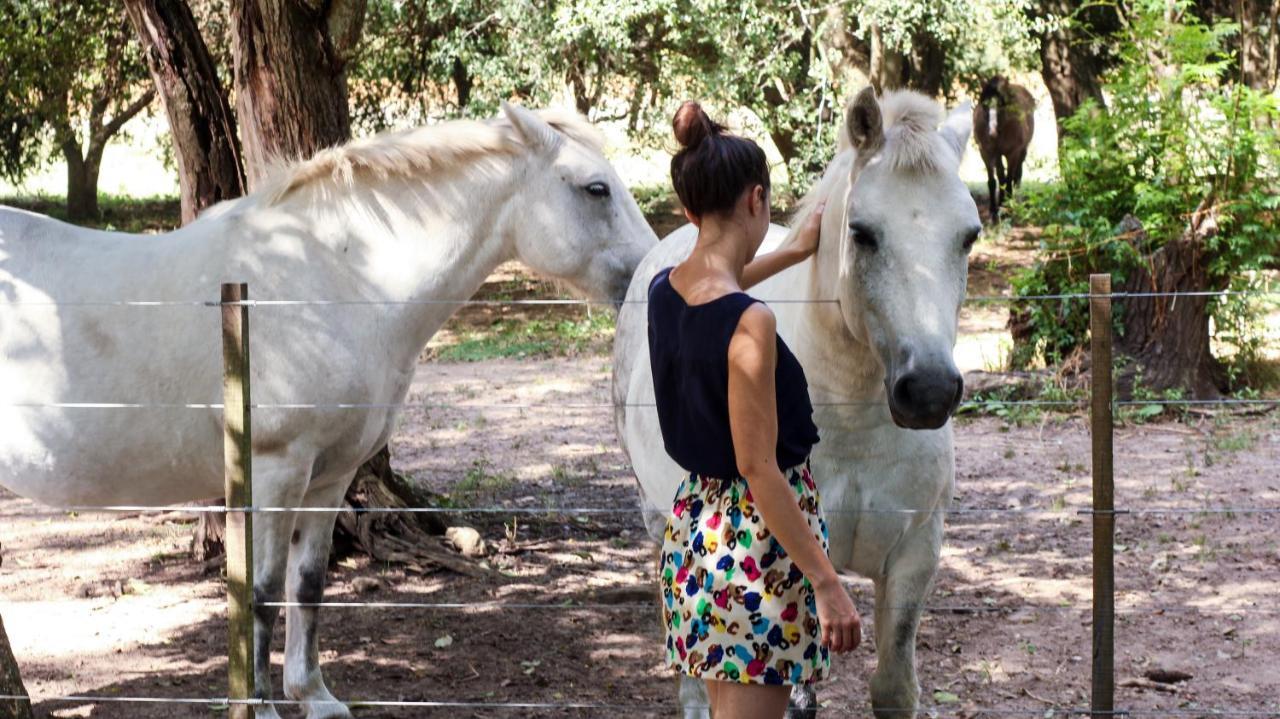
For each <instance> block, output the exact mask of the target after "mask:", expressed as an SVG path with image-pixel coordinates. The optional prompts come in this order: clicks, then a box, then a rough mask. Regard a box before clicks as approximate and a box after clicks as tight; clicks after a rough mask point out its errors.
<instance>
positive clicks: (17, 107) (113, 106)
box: [0, 0, 150, 182]
mask: <svg viewBox="0 0 1280 719" xmlns="http://www.w3.org/2000/svg"><path fill="white" fill-rule="evenodd" d="M132 38H133V30H132V28H131V27H129V23H128V20H127V19H126V17H125V14H124V9H123V6H122V5H121V4H120V3H119V2H118V1H117V0H0V175H3V176H4V177H6V178H8V179H10V180H12V181H15V182H16V181H21V180H22V178H23V177H25V176H26V174H27V173H28V172H29V171H31V170H32V169H35V168H36V167H38V166H39V165H40V164H41V163H42V162H44V161H45V160H46V159H48V158H49V157H50V156H51V155H52V154H53V153H54V152H59V151H65V149H67V148H69V147H71V146H73V145H74V146H76V150H77V152H78V146H79V145H88V144H90V142H91V141H92V140H93V139H95V138H93V137H90V135H91V134H92V133H94V132H102V131H103V130H104V127H105V126H107V125H109V122H110V118H111V117H112V116H114V115H115V114H116V113H118V112H120V111H121V110H123V108H124V107H126V106H127V105H129V103H130V101H131V100H132V97H131V95H133V94H134V93H131V92H130V91H131V90H134V89H136V88H137V87H138V86H139V85H140V84H141V83H150V78H149V77H148V75H147V70H146V67H145V66H144V64H143V62H142V57H141V54H140V52H139V49H138V46H137V44H136V43H133V42H132ZM97 139H99V140H101V141H105V139H106V138H97ZM69 143H70V144H69Z"/></svg>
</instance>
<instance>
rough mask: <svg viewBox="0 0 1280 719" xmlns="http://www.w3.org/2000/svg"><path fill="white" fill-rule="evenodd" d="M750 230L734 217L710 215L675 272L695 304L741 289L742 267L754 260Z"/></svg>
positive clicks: (687, 296) (700, 226)
mask: <svg viewBox="0 0 1280 719" xmlns="http://www.w3.org/2000/svg"><path fill="white" fill-rule="evenodd" d="M750 244H751V238H750V237H749V235H748V232H747V228H746V227H744V226H743V225H742V224H741V223H739V222H736V221H734V220H733V219H732V218H722V217H714V216H707V217H704V218H702V220H701V222H700V223H699V225H698V243H697V244H696V245H695V246H694V248H693V252H691V253H690V254H689V256H688V258H686V259H685V260H684V262H681V263H680V264H679V265H678V266H677V269H676V270H674V272H676V273H677V281H678V283H679V284H681V285H683V286H684V287H685V290H684V291H683V292H681V294H682V295H683V296H684V297H686V299H688V300H690V301H692V302H699V301H705V300H707V299H710V298H714V297H716V296H719V295H722V294H725V293H726V292H732V291H737V290H740V289H741V287H742V268H744V267H746V266H747V262H748V261H750V259H751V257H750V255H751V246H750Z"/></svg>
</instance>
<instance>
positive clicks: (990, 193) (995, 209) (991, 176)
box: [982, 155, 1000, 225]
mask: <svg viewBox="0 0 1280 719" xmlns="http://www.w3.org/2000/svg"><path fill="white" fill-rule="evenodd" d="M982 160H983V164H985V165H986V166H987V210H988V213H989V215H990V217H991V224H993V225H994V224H996V223H997V222H999V221H1000V185H998V184H996V165H997V164H998V163H999V162H1000V156H999V155H996V156H995V157H994V158H993V159H991V160H988V159H987V158H985V157H984V158H982Z"/></svg>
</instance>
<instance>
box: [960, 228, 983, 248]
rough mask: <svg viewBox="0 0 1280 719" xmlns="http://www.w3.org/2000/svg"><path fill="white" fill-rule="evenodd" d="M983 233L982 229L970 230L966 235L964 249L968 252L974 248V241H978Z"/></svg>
mask: <svg viewBox="0 0 1280 719" xmlns="http://www.w3.org/2000/svg"><path fill="white" fill-rule="evenodd" d="M981 235H982V230H980V229H977V230H969V234H967V235H965V236H964V251H965V252H968V251H969V250H972V249H973V243H975V242H977V241H978V237H980V236H981Z"/></svg>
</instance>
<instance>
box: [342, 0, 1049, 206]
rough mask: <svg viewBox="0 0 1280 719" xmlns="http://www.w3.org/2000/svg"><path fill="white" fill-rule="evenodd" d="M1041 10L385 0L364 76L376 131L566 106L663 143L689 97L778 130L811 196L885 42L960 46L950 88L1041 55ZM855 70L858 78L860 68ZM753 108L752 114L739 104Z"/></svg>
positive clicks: (369, 34) (852, 2)
mask: <svg viewBox="0 0 1280 719" xmlns="http://www.w3.org/2000/svg"><path fill="white" fill-rule="evenodd" d="M1030 5H1031V0H1016V1H1015V2H1006V1H1005V0H946V2H942V3H934V2H926V1H925V0H910V1H909V2H902V1H900V0H894V1H891V0H843V1H840V2H836V3H830V2H826V0H797V1H796V2H779V1H778V0H749V1H748V2H738V1H737V0H488V1H482V0H370V3H369V11H368V19H367V23H366V31H365V35H364V36H365V42H364V46H363V47H362V51H361V53H360V55H359V60H358V62H357V63H356V64H355V65H354V67H353V70H352V83H351V86H352V96H353V107H354V115H355V118H356V120H357V122H358V123H360V124H361V125H363V126H365V127H366V128H369V129H381V128H384V127H386V126H388V125H391V124H395V123H397V122H401V121H403V120H404V119H408V120H409V121H411V122H424V121H427V120H430V119H438V118H450V117H460V116H469V117H485V116H489V115H491V114H493V112H494V111H495V110H496V109H497V105H498V103H499V101H501V100H506V99H517V100H519V101H521V102H524V103H526V104H533V105H544V104H552V103H559V104H563V103H564V102H565V101H566V100H567V101H568V102H570V103H572V104H573V105H575V106H576V107H577V108H578V109H579V110H580V111H582V112H584V113H587V114H589V115H590V116H591V117H592V119H595V120H600V119H625V120H626V121H627V126H628V129H629V130H630V131H631V133H632V136H633V138H635V139H637V140H639V141H641V142H645V143H648V144H651V145H656V146H662V145H663V144H664V143H669V141H670V132H671V130H670V117H671V113H672V112H673V110H674V108H675V106H676V104H677V103H678V102H679V101H681V100H684V99H686V98H697V99H699V100H701V101H703V102H704V103H705V104H706V105H707V106H708V109H709V110H710V111H711V112H712V113H713V114H715V115H717V116H719V117H729V116H731V115H734V118H733V119H734V120H735V124H736V125H738V126H740V129H742V130H743V131H745V132H747V133H749V134H750V133H756V132H760V131H764V132H765V133H767V134H768V135H769V136H770V137H771V139H772V140H773V142H774V144H775V145H776V146H777V147H778V149H779V151H780V152H781V154H782V156H783V160H784V161H785V162H786V164H787V170H788V172H789V175H788V176H789V177H790V178H791V180H792V189H793V190H794V191H795V192H803V191H804V189H805V188H806V187H807V185H808V183H809V181H810V180H811V179H812V178H813V177H814V176H815V175H816V174H817V172H818V171H819V170H820V169H821V168H822V166H823V165H824V164H825V163H826V162H827V160H828V159H829V158H830V157H831V155H832V152H833V149H834V144H835V139H836V131H835V128H836V126H837V125H838V123H839V122H840V121H841V114H842V113H841V110H842V109H843V102H844V101H845V100H846V99H847V98H849V97H851V96H852V95H853V93H854V92H856V91H857V90H858V89H860V85H861V84H863V83H865V82H866V75H867V72H868V68H867V66H866V64H867V58H868V57H869V54H870V43H871V37H872V34H873V32H879V33H880V36H881V38H882V41H883V42H884V44H885V47H886V48H887V49H889V50H896V51H898V52H902V53H906V52H910V50H911V45H912V43H913V42H918V41H921V40H922V39H925V38H931V39H933V41H935V42H936V44H938V45H939V46H942V47H944V48H945V53H944V57H943V64H944V68H943V77H944V89H946V90H948V93H947V94H953V93H951V92H950V89H952V88H959V87H971V86H974V85H976V83H977V81H978V79H979V78H981V77H984V76H986V75H989V74H990V73H991V72H995V71H999V70H1007V69H1009V68H1010V67H1016V68H1027V67H1031V66H1033V63H1034V62H1035V61H1036V45H1035V42H1034V24H1033V23H1032V21H1031V20H1029V19H1028V18H1029V14H1028V11H1029V7H1030ZM851 68H852V70H853V71H852V72H850V71H849V70H850V69H851ZM739 108H742V109H745V110H747V111H748V112H747V113H746V114H745V115H743V116H738V115H737V114H736V110H738V109H739Z"/></svg>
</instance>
